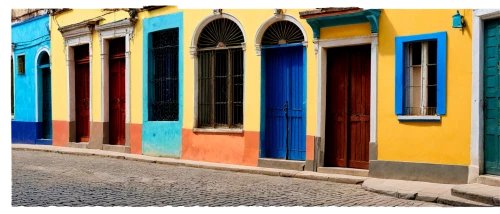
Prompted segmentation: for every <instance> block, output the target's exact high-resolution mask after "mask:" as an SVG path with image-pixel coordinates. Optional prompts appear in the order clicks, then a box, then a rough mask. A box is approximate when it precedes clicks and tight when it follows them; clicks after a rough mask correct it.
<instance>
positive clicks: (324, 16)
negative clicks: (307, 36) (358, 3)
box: [299, 8, 381, 39]
mask: <svg viewBox="0 0 500 214" xmlns="http://www.w3.org/2000/svg"><path fill="white" fill-rule="evenodd" d="M380 11H381V10H380V9H369V10H363V9H361V8H341V9H337V8H328V9H320V10H312V11H304V12H300V13H299V14H300V18H302V19H306V21H307V23H308V24H309V25H310V26H311V28H312V30H313V36H314V38H317V39H318V38H319V37H320V29H321V28H325V27H333V26H342V25H350V24H360V23H366V22H369V23H370V30H371V32H372V33H378V25H379V24H378V18H379V16H380Z"/></svg>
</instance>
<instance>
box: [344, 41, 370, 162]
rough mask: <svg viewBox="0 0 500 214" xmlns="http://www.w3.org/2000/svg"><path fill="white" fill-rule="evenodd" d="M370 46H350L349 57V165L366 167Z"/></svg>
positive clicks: (368, 130)
mask: <svg viewBox="0 0 500 214" xmlns="http://www.w3.org/2000/svg"><path fill="white" fill-rule="evenodd" d="M370 49H371V47H370V46H356V47H352V49H351V54H350V58H349V63H350V64H349V68H350V69H349V71H350V72H349V74H348V75H349V80H350V81H349V111H348V117H349V119H350V120H349V127H350V130H349V132H350V134H349V137H350V138H349V144H348V150H349V151H350V156H349V166H350V167H354V168H364V169H367V168H368V159H369V157H368V155H369V152H368V146H369V142H370V54H371V52H370Z"/></svg>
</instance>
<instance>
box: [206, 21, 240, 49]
mask: <svg viewBox="0 0 500 214" xmlns="http://www.w3.org/2000/svg"><path fill="white" fill-rule="evenodd" d="M243 42H245V41H244V37H243V33H242V32H241V29H240V27H238V25H236V23H234V22H233V21H231V20H229V19H226V18H221V19H216V20H214V21H212V22H210V23H208V24H207V25H206V26H205V27H204V28H203V30H202V31H201V33H200V38H199V39H198V44H197V46H198V48H199V49H203V48H220V47H232V46H240V45H241V43H243Z"/></svg>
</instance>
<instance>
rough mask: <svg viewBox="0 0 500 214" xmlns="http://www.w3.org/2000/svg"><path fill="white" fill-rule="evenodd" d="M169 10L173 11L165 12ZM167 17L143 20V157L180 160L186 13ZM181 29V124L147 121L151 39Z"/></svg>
mask: <svg viewBox="0 0 500 214" xmlns="http://www.w3.org/2000/svg"><path fill="white" fill-rule="evenodd" d="M166 9H170V8H166ZM165 12H166V14H164V15H158V16H154V17H150V18H147V17H144V19H143V20H142V22H143V28H142V31H143V33H142V36H143V37H142V40H143V50H142V52H143V69H142V70H143V76H142V78H143V102H142V103H143V108H142V110H143V125H142V128H143V129H142V153H143V154H145V155H152V156H169V157H180V156H181V149H182V145H181V144H182V121H183V110H184V108H183V104H184V103H183V93H184V92H183V90H182V89H183V84H184V83H183V78H184V75H183V72H184V65H185V64H184V63H183V61H184V54H183V53H184V51H185V50H186V49H185V48H184V47H185V46H184V43H183V40H184V37H183V34H184V31H183V30H184V29H183V12H177V11H175V10H166V11H165ZM171 28H179V67H178V69H179V120H178V121H148V100H147V99H148V94H147V91H148V72H149V71H148V63H147V62H149V59H148V47H149V46H150V45H151V44H150V42H151V41H149V38H148V37H149V35H150V33H152V32H155V31H160V30H165V29H171Z"/></svg>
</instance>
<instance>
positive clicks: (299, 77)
mask: <svg viewBox="0 0 500 214" xmlns="http://www.w3.org/2000/svg"><path fill="white" fill-rule="evenodd" d="M302 51H303V47H292V48H284V52H285V53H284V55H285V56H286V57H287V58H289V60H290V61H289V63H290V67H289V68H288V71H289V72H288V73H289V77H288V81H289V83H288V84H289V90H288V93H289V95H288V97H289V105H288V112H287V113H288V115H287V116H288V117H287V120H288V127H289V129H288V142H287V143H288V145H289V146H288V159H290V160H305V159H306V148H305V140H306V135H305V130H306V127H305V126H304V120H305V117H304V113H305V112H304V109H303V107H304V106H303V103H304V90H303V84H304V83H303V82H304V81H305V80H304V76H303V74H304V69H303V52H302Z"/></svg>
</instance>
